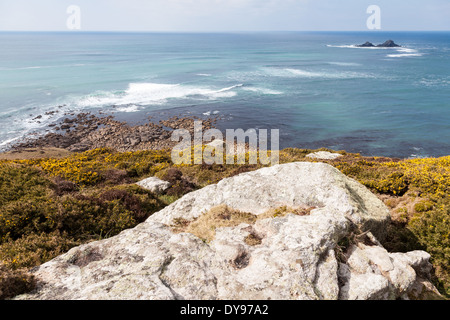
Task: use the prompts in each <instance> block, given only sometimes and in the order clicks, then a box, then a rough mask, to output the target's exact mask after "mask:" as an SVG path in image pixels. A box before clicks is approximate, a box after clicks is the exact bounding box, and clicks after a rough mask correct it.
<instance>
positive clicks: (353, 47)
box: [327, 44, 391, 50]
mask: <svg viewBox="0 0 450 320" xmlns="http://www.w3.org/2000/svg"><path fill="white" fill-rule="evenodd" d="M327 47H328V48H347V49H372V50H386V49H391V48H386V47H358V46H357V45H354V44H352V45H332V44H327Z"/></svg>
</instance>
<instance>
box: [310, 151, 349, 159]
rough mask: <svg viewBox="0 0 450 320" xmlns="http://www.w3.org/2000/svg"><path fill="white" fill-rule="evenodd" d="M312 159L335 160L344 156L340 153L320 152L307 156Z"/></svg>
mask: <svg viewBox="0 0 450 320" xmlns="http://www.w3.org/2000/svg"><path fill="white" fill-rule="evenodd" d="M306 157H307V158H310V159H318V160H335V159H337V158H339V157H342V154H339V153H331V152H328V151H319V152H315V153H310V154H308V155H307V156H306Z"/></svg>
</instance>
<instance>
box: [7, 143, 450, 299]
mask: <svg viewBox="0 0 450 320" xmlns="http://www.w3.org/2000/svg"><path fill="white" fill-rule="evenodd" d="M321 150H325V149H321ZM314 151H317V150H314ZM311 152H313V150H301V149H285V150H283V151H281V152H280V162H281V163H288V162H294V161H318V160H312V159H308V158H306V155H307V154H309V153H311ZM340 153H341V154H342V155H343V156H342V157H340V158H338V159H336V160H329V161H322V162H327V163H329V164H331V165H333V166H335V167H336V168H338V169H339V170H341V171H342V172H343V173H344V174H346V175H348V176H350V177H352V178H354V179H356V180H358V181H360V182H361V183H363V184H364V185H366V186H367V187H368V188H370V189H371V190H372V191H373V192H374V193H376V194H378V195H379V196H380V198H381V199H382V200H383V201H384V202H385V203H386V205H387V206H388V207H390V208H391V210H392V220H393V221H392V225H391V226H390V229H389V231H390V232H389V237H388V239H387V240H386V242H385V243H383V244H384V245H385V246H386V248H387V249H388V250H391V251H406V250H415V249H424V250H427V251H428V252H429V253H430V254H431V255H432V263H433V265H434V267H435V274H436V279H435V283H436V285H437V286H438V287H439V289H440V291H441V292H442V293H443V294H446V295H447V296H448V295H450V245H449V236H450V199H449V193H450V157H443V158H438V159H415V160H392V159H389V158H367V157H361V156H360V155H357V154H347V153H345V152H340ZM260 167H261V166H260V165H206V164H202V165H182V166H176V165H173V163H172V162H171V160H170V152H169V151H151V150H149V151H137V152H125V153H118V152H115V151H113V150H110V149H96V150H91V151H87V152H84V153H76V154H71V155H69V156H67V157H65V158H60V159H57V158H51V159H29V160H8V161H7V160H4V161H0V298H3V299H5V298H9V297H12V296H14V295H17V294H19V293H22V292H26V291H28V290H30V288H32V287H33V284H34V280H33V278H32V276H30V275H29V274H28V273H27V272H26V271H27V270H29V268H32V267H35V266H38V265H40V264H42V263H44V262H46V261H48V260H50V259H52V258H54V257H56V256H58V255H60V254H62V253H64V252H67V251H68V250H69V249H70V248H72V247H74V246H77V245H80V244H83V243H87V242H89V241H94V240H99V239H103V238H107V237H111V236H114V235H116V234H118V233H119V232H121V231H122V230H124V229H127V228H132V227H134V226H136V225H137V224H139V223H141V222H143V221H144V220H145V219H147V218H148V217H149V216H150V215H151V214H153V213H154V212H157V211H159V210H160V209H161V208H163V207H164V206H166V205H168V204H170V203H171V202H173V201H175V200H176V199H178V198H179V197H181V196H182V195H184V194H185V193H187V192H190V191H192V190H196V189H199V188H202V187H204V186H206V185H209V184H213V183H217V182H218V181H220V180H221V179H223V178H226V177H231V176H234V175H237V174H240V173H242V172H247V171H252V170H256V169H258V168H260ZM154 175H155V176H157V177H159V178H163V179H165V180H167V181H170V182H171V183H172V187H171V188H170V189H168V190H167V191H166V193H165V194H163V195H154V194H152V193H151V192H148V191H146V190H144V189H142V188H140V187H138V186H137V185H135V184H134V182H136V181H138V180H140V179H142V178H146V177H149V176H154ZM305 210H306V211H305ZM308 210H310V209H304V210H301V211H300V212H297V214H308ZM278 211H279V212H273V213H271V215H272V216H279V215H282V214H283V213H284V212H285V211H286V210H284V209H280V210H278ZM288 211H292V210H291V209H289V210H288ZM232 216H234V215H232ZM216 218H217V217H216ZM216 218H214V219H216ZM236 218H237V221H240V219H238V218H239V217H238V216H236ZM244 218H245V219H247V218H251V217H250V216H248V217H247V216H245V217H244ZM245 219H244V220H245ZM216 220H217V219H216ZM222 220H223V219H222ZM222 220H217V221H216V222H218V223H219V224H221V223H222V222H223V221H222ZM232 220H233V219H232ZM247 220H248V219H247ZM233 221H234V220H233ZM199 222H201V221H199ZM189 226H190V224H189V223H187V222H186V221H179V225H178V226H177V227H178V228H180V230H183V229H185V228H189ZM195 226H196V225H195V224H193V225H191V226H190V227H191V228H193V227H195ZM211 236H212V235H211V234H210V232H209V231H208V232H207V233H205V234H204V235H203V238H205V239H209V238H211ZM247 240H248V241H249V243H251V244H252V245H257V244H258V243H259V242H260V239H258V238H257V237H256V236H255V235H252V236H251V237H249V239H247ZM247 240H246V241H247Z"/></svg>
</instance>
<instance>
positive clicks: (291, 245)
mask: <svg viewBox="0 0 450 320" xmlns="http://www.w3.org/2000/svg"><path fill="white" fill-rule="evenodd" d="M222 204H225V205H228V206H229V207H230V208H233V209H235V210H240V211H246V212H250V213H253V214H255V215H259V214H261V213H264V212H265V211H266V210H267V209H269V208H277V207H280V206H288V207H291V208H295V207H305V206H307V207H315V208H316V209H314V210H312V211H311V213H310V215H306V216H299V215H294V214H287V215H286V216H283V217H281V216H280V217H275V218H267V219H257V220H256V222H255V223H254V224H240V225H238V226H234V227H223V228H218V229H217V230H216V234H215V237H214V239H213V240H212V241H211V242H209V243H205V242H204V241H202V240H201V239H199V238H198V237H196V236H194V235H192V234H189V233H176V232H174V229H173V228H172V227H171V225H172V224H174V223H176V222H177V221H180V219H183V220H193V219H195V218H197V217H199V216H200V215H201V214H202V213H204V212H206V211H208V210H210V209H211V208H213V207H216V206H218V205H222ZM224 219H225V218H224ZM388 219H389V212H388V210H387V208H386V207H385V206H384V205H383V203H382V202H381V201H380V200H378V198H376V197H375V196H374V195H373V194H371V193H370V192H369V191H368V190H367V189H366V188H365V187H363V186H362V185H360V184H359V183H357V182H356V181H354V180H352V179H349V178H347V177H345V176H344V175H342V174H341V173H340V172H339V171H338V170H336V169H334V168H333V167H331V166H329V165H326V164H323V163H291V164H286V165H279V166H274V167H270V168H264V169H261V170H259V171H255V172H251V173H244V174H241V175H239V176H235V177H232V178H229V179H225V180H223V181H221V182H220V183H219V184H217V185H212V186H209V187H206V188H204V189H202V190H199V191H195V192H192V193H190V194H188V195H186V196H184V197H183V198H182V199H180V200H178V201H177V202H175V203H173V204H172V205H170V206H168V207H166V208H165V209H163V210H162V211H160V212H158V213H156V214H155V215H153V216H151V217H150V218H149V219H148V220H147V221H146V222H145V223H142V224H140V225H139V226H137V227H136V228H134V229H130V230H126V231H124V232H122V233H121V234H119V235H118V236H115V237H113V238H110V239H106V240H103V241H98V242H92V243H89V244H86V245H83V246H80V247H77V248H74V249H72V250H70V251H69V252H68V253H67V254H64V255H62V256H59V257H57V258H56V259H54V260H52V261H50V262H48V263H46V264H44V265H42V266H40V267H38V268H36V270H35V271H34V274H35V276H36V278H37V279H38V280H39V285H38V287H37V289H36V290H35V292H32V293H30V294H27V295H22V296H19V297H17V298H18V299H246V300H247V299H262V300H264V299H283V300H284V299H394V298H399V297H400V298H407V297H413V296H414V294H413V291H414V292H416V291H417V292H418V291H420V290H422V291H426V290H431V289H433V288H431V287H429V286H428V287H427V286H426V285H423V284H422V282H423V281H425V282H426V280H423V279H426V277H427V276H429V267H430V265H429V262H428V259H429V255H427V254H426V253H424V252H420V251H417V252H411V253H406V254H400V253H395V254H390V253H388V252H387V251H386V250H385V249H384V248H382V247H381V246H379V245H376V244H372V245H370V246H369V245H363V244H359V245H356V244H355V245H353V246H351V247H350V248H349V250H348V251H346V252H344V253H342V252H341V251H342V250H340V249H339V248H340V247H339V246H338V242H339V241H340V240H342V239H343V238H345V237H350V236H351V233H352V230H355V228H357V227H359V228H361V229H362V230H367V231H369V230H370V231H372V233H373V234H374V235H375V236H377V237H383V236H384V228H383V225H384V224H385V223H386V222H387V221H388ZM250 235H253V236H254V237H257V238H258V239H260V241H259V242H258V243H256V244H255V243H253V244H249V242H248V241H246V239H247V238H248V237H249V236H250ZM369 235H370V237H371V238H372V239H373V240H374V242H375V243H377V241H376V239H375V238H374V237H373V236H372V234H371V233H369ZM336 252H337V253H339V254H336ZM341 255H343V256H344V258H339V259H338V256H341ZM421 281H422V282H421ZM430 288H431V289H430ZM422 291H421V293H423V292H422Z"/></svg>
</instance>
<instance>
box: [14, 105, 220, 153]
mask: <svg viewBox="0 0 450 320" xmlns="http://www.w3.org/2000/svg"><path fill="white" fill-rule="evenodd" d="M195 120H199V119H198V118H197V117H178V116H173V117H170V118H168V119H166V120H159V121H158V122H153V121H152V119H151V118H149V119H148V121H146V122H145V123H144V124H137V125H130V124H128V123H127V122H125V121H118V120H115V118H114V117H113V116H111V115H108V116H97V115H94V114H91V113H80V114H77V115H70V116H68V117H66V118H64V119H63V120H62V121H61V122H60V123H59V124H52V125H50V127H51V128H52V130H53V131H52V132H48V133H46V134H44V135H42V136H38V137H33V136H30V137H28V138H26V140H25V141H23V142H20V143H17V144H15V145H12V146H11V147H10V150H11V151H12V152H20V151H23V150H27V149H33V148H39V149H42V148H59V149H65V150H68V151H70V152H83V151H87V150H91V149H96V148H114V149H116V150H117V151H119V152H125V151H137V150H148V149H152V150H160V149H168V148H172V147H173V146H174V145H175V144H176V142H173V141H171V139H170V138H171V133H172V131H173V130H176V129H186V130H188V131H189V132H191V134H193V133H194V121H195ZM201 120H202V123H203V129H204V130H208V129H211V128H212V127H213V124H214V123H215V122H216V121H217V118H209V119H206V120H205V119H201Z"/></svg>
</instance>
